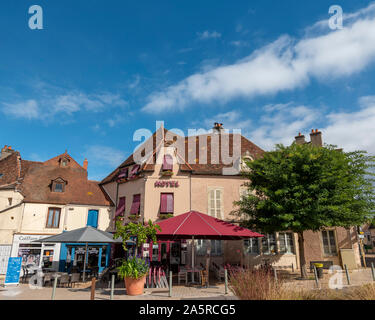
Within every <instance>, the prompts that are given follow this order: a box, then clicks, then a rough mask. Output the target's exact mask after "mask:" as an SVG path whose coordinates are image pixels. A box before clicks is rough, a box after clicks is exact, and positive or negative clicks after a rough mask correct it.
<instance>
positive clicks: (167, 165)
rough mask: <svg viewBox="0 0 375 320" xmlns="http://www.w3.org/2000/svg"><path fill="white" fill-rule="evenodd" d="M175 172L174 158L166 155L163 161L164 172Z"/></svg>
mask: <svg viewBox="0 0 375 320" xmlns="http://www.w3.org/2000/svg"><path fill="white" fill-rule="evenodd" d="M172 170H173V158H172V156H171V155H170V154H165V155H164V160H163V171H172Z"/></svg>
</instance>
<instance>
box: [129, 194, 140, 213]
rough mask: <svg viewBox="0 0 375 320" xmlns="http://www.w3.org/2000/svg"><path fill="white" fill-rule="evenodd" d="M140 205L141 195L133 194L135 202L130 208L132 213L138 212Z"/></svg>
mask: <svg viewBox="0 0 375 320" xmlns="http://www.w3.org/2000/svg"><path fill="white" fill-rule="evenodd" d="M140 206H141V195H140V194H136V195H134V196H133V203H132V207H131V209H130V214H138V213H139V208H140Z"/></svg>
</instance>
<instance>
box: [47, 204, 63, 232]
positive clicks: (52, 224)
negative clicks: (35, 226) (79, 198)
mask: <svg viewBox="0 0 375 320" xmlns="http://www.w3.org/2000/svg"><path fill="white" fill-rule="evenodd" d="M60 215H61V209H60V208H49V209H48V217H47V224H46V228H58V227H59V224H60Z"/></svg>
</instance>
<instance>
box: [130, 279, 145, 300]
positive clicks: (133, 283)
mask: <svg viewBox="0 0 375 320" xmlns="http://www.w3.org/2000/svg"><path fill="white" fill-rule="evenodd" d="M145 282H146V276H143V277H142V278H139V279H133V278H129V277H128V278H125V287H126V293H127V294H128V295H130V296H138V295H140V294H143V291H144V286H145Z"/></svg>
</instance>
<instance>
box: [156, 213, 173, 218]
mask: <svg viewBox="0 0 375 320" xmlns="http://www.w3.org/2000/svg"><path fill="white" fill-rule="evenodd" d="M172 217H173V214H172V213H161V214H159V218H160V219H168V218H172Z"/></svg>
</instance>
